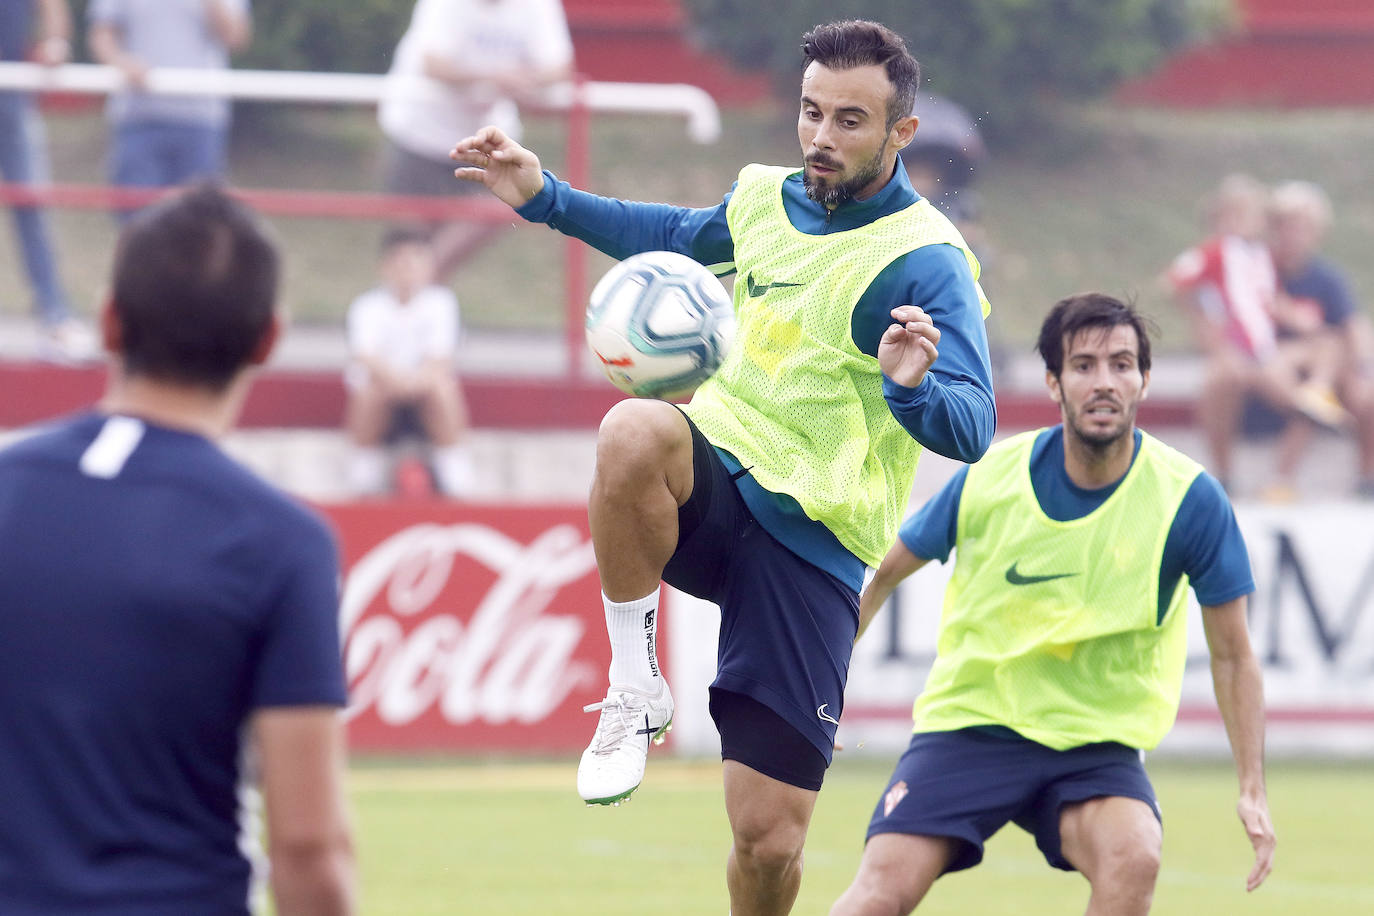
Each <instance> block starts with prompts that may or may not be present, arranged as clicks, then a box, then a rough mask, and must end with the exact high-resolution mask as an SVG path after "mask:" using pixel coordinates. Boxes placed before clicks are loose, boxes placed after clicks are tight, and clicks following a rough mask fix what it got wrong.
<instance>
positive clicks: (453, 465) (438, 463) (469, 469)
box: [434, 445, 477, 498]
mask: <svg viewBox="0 0 1374 916" xmlns="http://www.w3.org/2000/svg"><path fill="white" fill-rule="evenodd" d="M434 473H435V475H436V476H437V477H438V478H439V489H441V490H443V491H444V495H446V496H453V497H458V498H462V497H465V496H472V495H474V494H475V493H476V491H477V484H476V478H477V475H476V473H475V471H474V468H473V463H472V453H471V452H470V451H469V450H468V447H467V446H466V445H450V446H448V447H447V448H439V449H435V450H434Z"/></svg>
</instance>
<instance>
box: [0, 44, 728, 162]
mask: <svg viewBox="0 0 1374 916" xmlns="http://www.w3.org/2000/svg"><path fill="white" fill-rule="evenodd" d="M385 81H386V77H385V76H384V75H381V74H372V73H303V72H294V71H279V70H232V69H230V70H195V69H186V68H180V67H156V68H153V69H151V70H149V71H148V74H147V82H146V86H147V91H148V92H151V93H155V94H158V95H173V96H188V95H189V96H204V95H212V96H221V97H224V98H232V99H255V100H262V101H280V102H290V101H294V102H332V103H338V104H353V105H357V104H372V103H375V102H377V100H378V99H380V98H381V95H382V86H383V84H384V83H385ZM125 84H126V80H125V77H124V74H123V73H122V72H121V71H119V70H118V69H116V68H114V67H107V66H103V65H99V64H66V65H64V66H61V67H44V66H42V65H40V64H30V63H9V62H0V89H24V90H32V91H38V92H67V93H77V94H83V95H108V94H109V93H111V92H117V91H119V90H121V89H123V88H125ZM539 99H540V107H546V108H549V109H551V110H554V111H568V110H571V109H572V108H573V107H574V106H578V105H581V106H585V107H586V108H587V109H589V110H590V111H592V112H607V113H621V114H668V115H680V116H682V117H684V118H686V119H687V133H688V136H689V137H691V139H692V140H694V141H695V142H697V143H714V142H715V141H716V140H717V139H719V137H720V111H719V109H718V108H717V107H716V103H715V100H714V99H712V98H711V96H710V94H709V93H707V92H706V90H704V89H702V88H700V87H698V86H690V85H687V84H684V83H614V82H594V81H584V82H569V83H561V84H558V85H555V86H551V87H549V89H547V90H546V91H545V92H544V93H542V94H541V95H540V97H539ZM455 139H457V138H455Z"/></svg>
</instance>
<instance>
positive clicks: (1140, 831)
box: [831, 293, 1274, 916]
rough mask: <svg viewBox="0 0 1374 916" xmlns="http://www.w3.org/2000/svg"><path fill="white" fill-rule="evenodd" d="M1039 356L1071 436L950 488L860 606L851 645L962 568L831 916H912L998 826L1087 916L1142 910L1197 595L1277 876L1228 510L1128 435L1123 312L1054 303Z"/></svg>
mask: <svg viewBox="0 0 1374 916" xmlns="http://www.w3.org/2000/svg"><path fill="white" fill-rule="evenodd" d="M1038 348H1039V350H1040V354H1041V356H1042V357H1043V358H1044V360H1045V382H1046V384H1047V385H1048V386H1049V390H1050V395H1051V397H1052V398H1053V399H1054V400H1055V401H1056V402H1058V404H1059V408H1060V412H1061V414H1062V416H1063V423H1062V424H1061V425H1059V426H1055V427H1052V428H1050V429H1042V430H1038V431H1035V432H1029V433H1023V434H1021V435H1017V436H1013V437H1012V438H1010V439H1008V440H1006V441H1005V442H1001V443H999V444H998V445H996V446H994V447H993V448H991V449H990V450H989V451H988V454H987V455H986V456H985V457H984V458H983V460H982V461H980V462H978V463H977V464H976V465H973V466H971V467H969V468H967V469H962V470H960V471H959V472H958V473H956V474H955V476H954V478H953V479H952V480H951V481H950V482H949V483H948V484H947V485H946V486H945V487H944V489H943V490H941V491H940V492H939V493H938V494H936V496H935V497H934V498H932V499H931V501H930V502H928V503H927V504H926V505H925V506H924V507H923V508H922V509H921V510H920V511H919V512H917V513H916V514H915V515H913V516H911V517H910V518H909V519H908V520H907V521H906V522H904V523H903V524H902V527H901V534H900V538H899V539H898V541H897V542H896V543H895V544H894V545H893V547H892V549H891V550H890V551H889V552H888V554H887V556H886V558H884V560H883V562H882V564H881V565H880V566H879V568H878V570H877V572H876V573H875V575H874V578H873V581H872V583H871V584H870V585H869V586H868V588H867V589H865V590H864V593H863V598H862V601H861V603H860V631H861V632H862V629H863V628H864V627H866V626H867V624H868V623H869V622H870V621H871V620H872V619H873V616H874V614H876V613H877V611H878V609H879V608H880V607H882V605H883V603H884V602H885V601H886V600H887V598H888V596H889V595H891V594H892V591H893V589H894V588H895V587H896V586H897V584H898V583H899V582H900V581H901V580H902V579H904V578H906V577H907V576H909V575H911V574H912V573H913V572H915V571H917V570H918V569H920V568H921V567H923V566H924V565H926V563H928V562H929V561H930V560H932V559H938V560H941V561H944V560H946V559H948V557H949V554H950V551H951V550H955V551H957V557H956V560H955V565H954V573H953V576H952V578H951V579H950V583H949V586H948V589H947V590H946V592H945V602H944V610H943V612H942V613H941V617H940V631H939V639H938V644H937V652H938V655H937V658H936V660H935V665H934V667H933V668H932V669H931V672H930V676H929V678H928V680H927V682H926V686H925V689H924V690H923V691H922V693H921V695H920V696H919V697H917V699H916V705H915V710H914V715H915V719H916V728H915V735H914V736H913V737H912V739H911V745H910V747H909V748H908V749H907V751H906V753H905V754H904V755H903V756H902V758H901V760H900V761H898V763H897V768H896V771H895V772H894V773H893V776H892V779H891V781H890V782H889V784H888V787H887V790H886V792H885V793H884V795H883V798H882V799H881V800H880V801H879V802H878V806H877V808H876V810H875V811H874V814H873V820H872V822H871V823H870V825H869V828H868V843H867V845H866V846H865V848H864V854H863V859H862V861H861V862H860V864H859V873H858V875H857V877H856V878H855V879H854V883H853V884H852V885H851V886H850V888H849V889H848V890H847V891H846V892H845V893H844V895H843V896H842V897H841V898H840V899H839V901H838V902H837V903H836V904H835V906H834V908H833V909H832V910H831V913H832V916H841V914H842V916H859V914H863V916H877V914H904V913H909V912H910V911H911V910H913V909H914V908H915V907H916V905H917V904H918V903H920V902H921V900H922V898H923V897H924V896H925V895H926V892H927V891H928V890H929V889H930V886H931V884H932V883H934V881H935V879H936V878H938V877H939V876H940V875H942V874H944V873H946V872H950V871H957V870H959V869H964V868H971V867H973V866H974V865H977V864H978V863H979V862H980V861H981V860H982V857H983V843H984V841H986V840H987V838H988V837H990V836H992V834H994V833H996V832H997V831H998V830H999V829H1001V827H1002V826H1003V825H1004V824H1006V823H1007V822H1008V821H1014V822H1015V823H1016V824H1017V825H1018V826H1020V827H1022V828H1023V829H1025V830H1026V831H1028V832H1029V833H1031V834H1033V835H1034V836H1035V839H1036V843H1037V844H1038V845H1039V847H1040V850H1041V852H1042V853H1044V855H1045V859H1046V860H1047V861H1048V862H1049V863H1050V864H1051V865H1053V866H1055V867H1056V868H1061V869H1066V870H1077V871H1080V872H1082V873H1083V876H1084V877H1086V878H1087V879H1088V882H1089V884H1090V885H1091V887H1092V896H1091V898H1090V900H1089V903H1088V909H1087V912H1088V913H1089V914H1108V913H1111V914H1118V916H1125V914H1140V913H1145V912H1147V911H1148V910H1149V908H1150V900H1151V898H1152V896H1153V894H1154V886H1155V879H1156V877H1157V875H1158V872H1159V860H1160V846H1161V837H1162V832H1161V826H1160V824H1161V815H1160V810H1159V805H1158V803H1157V801H1156V799H1155V793H1154V789H1153V787H1152V786H1151V785H1150V781H1149V778H1148V777H1147V776H1146V773H1145V768H1144V765H1143V757H1144V750H1148V749H1150V748H1153V747H1154V746H1155V745H1156V744H1158V743H1159V741H1160V739H1161V738H1163V737H1164V735H1165V733H1167V732H1168V730H1169V728H1170V727H1171V726H1172V725H1173V721H1174V717H1175V715H1176V714H1177V712H1178V704H1179V694H1180V690H1181V681H1182V678H1183V665H1184V656H1185V654H1186V651H1187V604H1186V598H1187V590H1188V587H1189V585H1191V586H1192V588H1193V591H1194V593H1195V594H1196V595H1197V598H1198V601H1199V602H1200V603H1201V604H1202V623H1203V628H1204V630H1205V632H1206V634H1207V645H1208V648H1209V649H1210V650H1211V656H1212V681H1213V685H1214V687H1215V690H1216V697H1217V705H1218V707H1219V708H1220V710H1221V716H1222V720H1223V721H1224V722H1225V725H1226V733H1227V736H1228V738H1229V739H1230V742H1231V751H1232V755H1233V756H1234V758H1235V764H1236V773H1237V775H1238V777H1239V780H1240V801H1239V802H1238V803H1237V806H1236V809H1237V812H1238V813H1239V815H1240V819H1241V823H1242V824H1243V825H1244V827H1245V831H1246V834H1247V836H1248V837H1249V838H1250V842H1251V843H1252V844H1253V845H1254V850H1255V863H1254V868H1253V869H1252V870H1251V872H1250V875H1249V878H1248V879H1247V881H1246V887H1247V888H1248V889H1249V890H1254V889H1255V888H1256V887H1258V886H1259V885H1260V882H1262V881H1263V880H1264V878H1265V876H1266V875H1268V874H1269V870H1270V867H1271V864H1272V860H1273V854H1274V830H1273V827H1272V825H1271V824H1270V820H1269V806H1268V801H1267V798H1266V794H1265V786H1264V764H1263V756H1264V697H1263V684H1262V681H1261V676H1260V668H1259V663H1258V662H1257V661H1256V659H1255V657H1254V655H1253V653H1252V652H1251V649H1250V639H1249V635H1248V633H1247V631H1246V622H1245V605H1246V596H1248V595H1249V594H1250V593H1251V592H1253V591H1254V581H1253V579H1252V577H1251V574H1250V561H1249V556H1248V554H1247V552H1246V549H1245V543H1244V541H1243V540H1242V539H1241V535H1240V530H1239V528H1238V527H1237V526H1236V523H1235V517H1234V515H1233V514H1232V511H1231V505H1230V503H1229V502H1228V501H1227V498H1226V494H1225V492H1224V491H1223V490H1222V488H1221V486H1220V485H1219V484H1218V483H1217V481H1216V479H1215V478H1213V477H1212V476H1210V475H1209V474H1207V473H1206V472H1205V471H1203V470H1202V468H1201V466H1200V465H1198V464H1197V463H1196V462H1194V461H1193V460H1192V459H1190V458H1188V457H1186V456H1184V455H1182V454H1181V453H1179V452H1177V451H1174V450H1173V449H1171V448H1169V447H1168V446H1166V445H1164V444H1163V443H1162V442H1160V441H1159V440H1157V439H1155V438H1153V437H1152V436H1150V435H1148V434H1146V433H1144V432H1142V431H1140V430H1138V429H1137V428H1136V426H1135V414H1136V408H1137V406H1138V405H1139V403H1140V401H1141V400H1142V399H1143V398H1144V397H1145V392H1146V389H1147V388H1148V386H1149V381H1150V341H1149V337H1148V335H1147V329H1146V326H1145V323H1144V321H1143V320H1142V319H1141V317H1140V316H1139V315H1138V314H1137V313H1136V312H1135V311H1134V310H1133V309H1132V308H1130V307H1129V306H1127V305H1125V304H1123V303H1121V302H1119V301H1117V300H1116V299H1113V298H1111V297H1108V296H1104V295H1100V294H1095V293H1089V294H1084V295H1079V296H1074V297H1071V298H1069V299H1065V300H1063V301H1062V302H1060V303H1058V304H1057V305H1056V306H1055V307H1054V309H1053V310H1052V311H1051V312H1050V314H1049V317H1048V318H1046V320H1045V322H1044V324H1043V325H1042V327H1041V329H1040V339H1039V343H1038Z"/></svg>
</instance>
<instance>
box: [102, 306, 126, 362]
mask: <svg viewBox="0 0 1374 916" xmlns="http://www.w3.org/2000/svg"><path fill="white" fill-rule="evenodd" d="M100 345H101V346H102V347H104V348H105V352H106V353H123V352H124V326H123V325H122V324H120V323H119V315H118V313H116V312H115V307H114V299H112V298H109V297H106V299H105V304H104V305H102V306H101V307H100Z"/></svg>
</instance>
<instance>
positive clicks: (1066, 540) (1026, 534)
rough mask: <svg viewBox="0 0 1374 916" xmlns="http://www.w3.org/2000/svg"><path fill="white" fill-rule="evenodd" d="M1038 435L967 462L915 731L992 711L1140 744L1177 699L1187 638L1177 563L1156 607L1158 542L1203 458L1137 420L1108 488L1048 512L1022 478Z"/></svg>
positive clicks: (1080, 735)
mask: <svg viewBox="0 0 1374 916" xmlns="http://www.w3.org/2000/svg"><path fill="white" fill-rule="evenodd" d="M1038 435H1039V432H1029V433H1023V434H1021V435H1018V436H1014V437H1012V438H1011V439H1008V440H1007V441H1005V442H1002V443H1000V444H998V445H997V446H994V447H993V448H992V449H990V450H989V451H988V453H987V454H986V455H985V456H984V457H983V460H982V461H980V462H978V463H977V464H975V465H972V466H971V467H970V468H969V471H968V476H967V478H966V479H965V481H964V488H963V491H962V494H961V496H960V499H959V519H958V537H957V541H956V544H957V548H956V549H957V553H956V558H955V564H954V573H953V576H952V577H951V579H950V583H949V586H948V588H947V589H946V591H945V601H944V608H943V610H942V612H941V616H940V631H939V637H938V655H937V658H936V661H935V665H934V666H933V667H932V668H931V672H930V676H929V678H928V679H927V681H926V686H925V689H924V690H923V691H922V693H921V694H920V696H918V697H917V698H916V704H915V707H914V709H913V716H914V718H915V722H916V731H918V732H926V731H948V730H951V729H956V728H965V727H968V726H972V725H1003V726H1006V727H1007V728H1010V729H1012V730H1014V731H1016V732H1018V733H1019V734H1021V735H1023V736H1024V737H1026V738H1030V739H1031V740H1032V741H1038V742H1040V743H1041V744H1045V745H1048V746H1049V747H1052V748H1056V749H1060V750H1063V749H1065V748H1070V747H1077V746H1079V745H1083V744H1091V743H1094V742H1099V741H1117V742H1120V743H1122V744H1125V745H1128V746H1130V747H1137V748H1144V749H1147V750H1148V749H1150V748H1153V747H1154V746H1155V745H1156V744H1158V743H1159V741H1160V739H1161V738H1163V737H1164V735H1165V734H1166V733H1167V732H1168V730H1169V728H1170V727H1171V726H1172V725H1173V722H1174V717H1175V716H1176V715H1177V713H1178V704H1179V695H1180V691H1181V688H1182V680H1183V665H1184V660H1185V655H1186V651H1187V638H1188V629H1187V625H1186V614H1185V610H1184V609H1185V607H1186V602H1185V598H1186V594H1187V589H1188V579H1187V577H1186V576H1183V577H1181V578H1180V580H1179V582H1178V585H1177V587H1176V588H1175V589H1174V593H1173V595H1171V596H1169V598H1168V601H1167V602H1166V603H1167V608H1168V610H1167V612H1166V613H1165V614H1164V616H1163V617H1162V618H1160V615H1159V598H1160V596H1159V571H1160V564H1161V561H1162V559H1163V556H1164V543H1165V541H1166V539H1167V538H1168V534H1169V528H1170V527H1171V525H1172V524H1173V521H1174V516H1175V515H1176V514H1177V513H1178V509H1179V506H1180V505H1181V504H1182V502H1183V497H1184V495H1185V494H1186V493H1187V492H1188V488H1189V487H1190V486H1191V485H1192V483H1193V481H1194V479H1196V478H1197V475H1198V474H1199V473H1200V472H1201V470H1202V468H1201V466H1200V465H1199V464H1198V463H1197V462H1195V461H1193V460H1192V459H1191V458H1188V457H1187V456H1185V455H1183V454H1181V453H1179V452H1177V451H1175V450H1173V449H1171V448H1169V447H1168V446H1166V445H1164V444H1163V443H1161V442H1160V441H1159V440H1157V439H1155V438H1153V437H1152V436H1150V435H1148V434H1144V433H1142V440H1141V444H1140V451H1139V453H1138V454H1137V455H1136V457H1135V461H1134V462H1133V463H1132V465H1131V469H1130V470H1129V471H1128V472H1127V474H1126V476H1125V478H1124V479H1123V480H1122V481H1121V484H1120V486H1118V487H1117V489H1116V490H1115V491H1114V492H1113V493H1112V495H1111V496H1109V497H1108V498H1107V500H1106V502H1104V503H1103V504H1102V505H1100V506H1098V507H1097V509H1095V510H1093V511H1092V512H1091V513H1089V514H1088V515H1085V516H1083V517H1082V518H1078V519H1072V520H1070V521H1065V522H1060V521H1055V520H1054V519H1052V518H1050V517H1049V516H1047V515H1046V514H1045V513H1044V511H1043V510H1042V509H1041V508H1040V503H1039V501H1038V500H1037V499H1036V497H1035V491H1034V489H1033V488H1032V485H1031V476H1030V454H1031V448H1032V446H1033V445H1034V444H1035V439H1036V437H1037V436H1038Z"/></svg>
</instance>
